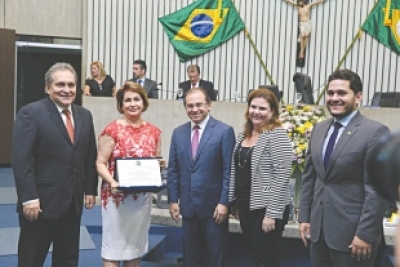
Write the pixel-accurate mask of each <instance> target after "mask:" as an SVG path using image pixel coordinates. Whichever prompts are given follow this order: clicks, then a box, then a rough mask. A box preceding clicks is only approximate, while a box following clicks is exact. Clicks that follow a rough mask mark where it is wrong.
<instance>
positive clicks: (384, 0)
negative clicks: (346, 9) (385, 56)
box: [362, 0, 400, 55]
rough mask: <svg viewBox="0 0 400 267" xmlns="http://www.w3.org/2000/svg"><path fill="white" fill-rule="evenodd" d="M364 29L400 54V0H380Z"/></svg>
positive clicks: (363, 26)
mask: <svg viewBox="0 0 400 267" xmlns="http://www.w3.org/2000/svg"><path fill="white" fill-rule="evenodd" d="M378 1H379V2H378V3H377V4H376V6H375V8H374V9H373V10H372V12H371V14H370V15H369V16H368V18H367V20H366V21H365V23H364V24H363V25H362V29H363V30H364V31H366V32H367V33H368V34H370V35H372V37H374V38H375V39H376V40H378V41H379V42H380V43H382V44H383V45H385V46H386V47H388V48H390V49H391V50H392V51H393V52H395V53H397V54H398V55H400V0H378Z"/></svg>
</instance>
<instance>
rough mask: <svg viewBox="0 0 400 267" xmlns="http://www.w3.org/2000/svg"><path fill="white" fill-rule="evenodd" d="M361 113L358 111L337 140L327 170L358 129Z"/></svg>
mask: <svg viewBox="0 0 400 267" xmlns="http://www.w3.org/2000/svg"><path fill="white" fill-rule="evenodd" d="M359 115H360V113H359V112H357V114H356V115H355V116H354V118H353V119H352V120H351V121H350V122H349V124H347V126H346V127H345V128H344V129H343V132H342V134H341V135H340V137H339V140H337V142H336V145H335V147H334V148H333V151H332V154H331V157H330V159H329V163H328V168H327V170H326V172H327V173H328V171H329V170H330V169H331V167H332V165H333V163H334V162H335V160H336V159H337V157H338V156H339V155H340V153H341V152H342V150H343V149H344V148H345V147H346V145H347V143H348V142H349V140H350V139H351V137H352V136H353V135H354V134H355V133H356V132H357V131H358V126H359V125H360V123H361V117H360V116H359Z"/></svg>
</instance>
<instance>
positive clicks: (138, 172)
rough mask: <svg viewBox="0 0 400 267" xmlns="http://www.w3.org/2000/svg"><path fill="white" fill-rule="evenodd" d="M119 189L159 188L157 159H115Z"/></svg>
mask: <svg viewBox="0 0 400 267" xmlns="http://www.w3.org/2000/svg"><path fill="white" fill-rule="evenodd" d="M116 165H117V177H118V182H119V186H120V187H135V186H161V185H162V181H161V174H160V164H159V163H158V160H157V159H148V158H145V159H142V158H130V159H126V158H125V159H117V160H116Z"/></svg>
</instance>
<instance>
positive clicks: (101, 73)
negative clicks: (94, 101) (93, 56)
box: [90, 61, 107, 80]
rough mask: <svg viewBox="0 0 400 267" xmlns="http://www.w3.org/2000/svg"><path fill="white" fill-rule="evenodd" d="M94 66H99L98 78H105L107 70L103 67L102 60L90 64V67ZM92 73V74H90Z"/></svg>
mask: <svg viewBox="0 0 400 267" xmlns="http://www.w3.org/2000/svg"><path fill="white" fill-rule="evenodd" d="M92 66H96V67H97V68H99V76H97V79H99V80H101V79H103V78H105V77H106V75H107V72H106V70H105V69H104V67H103V64H102V63H101V62H100V61H94V62H92V63H91V64H90V68H92ZM90 75H92V74H90ZM92 79H94V77H93V76H92Z"/></svg>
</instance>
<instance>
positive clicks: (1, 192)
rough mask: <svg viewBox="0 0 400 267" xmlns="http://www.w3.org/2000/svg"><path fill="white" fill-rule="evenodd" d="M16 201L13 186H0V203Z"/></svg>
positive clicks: (5, 203) (15, 192) (13, 202)
mask: <svg viewBox="0 0 400 267" xmlns="http://www.w3.org/2000/svg"><path fill="white" fill-rule="evenodd" d="M17 201H18V198H17V191H16V189H15V187H0V205H8V204H16V203H17Z"/></svg>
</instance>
